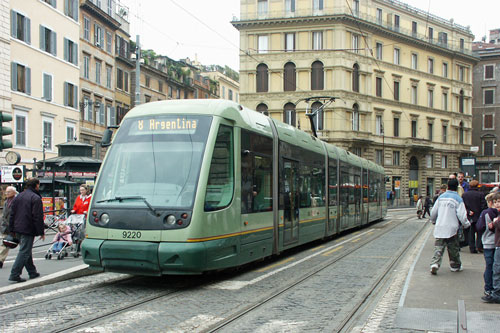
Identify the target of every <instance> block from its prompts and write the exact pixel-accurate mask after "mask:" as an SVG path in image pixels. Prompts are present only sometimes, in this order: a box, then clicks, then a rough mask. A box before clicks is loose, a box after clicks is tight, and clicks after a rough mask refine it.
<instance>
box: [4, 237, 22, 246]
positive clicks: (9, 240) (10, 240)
mask: <svg viewBox="0 0 500 333" xmlns="http://www.w3.org/2000/svg"><path fill="white" fill-rule="evenodd" d="M3 245H4V246H5V247H8V248H9V249H15V248H16V247H17V246H18V245H19V239H17V238H16V237H14V236H12V235H10V234H9V235H7V237H5V238H4V239H3Z"/></svg>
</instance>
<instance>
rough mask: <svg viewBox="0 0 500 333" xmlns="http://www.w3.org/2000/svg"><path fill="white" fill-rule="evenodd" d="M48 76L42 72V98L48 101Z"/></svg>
mask: <svg viewBox="0 0 500 333" xmlns="http://www.w3.org/2000/svg"><path fill="white" fill-rule="evenodd" d="M48 85H49V76H48V75H47V74H43V99H45V100H47V101H49V86H48Z"/></svg>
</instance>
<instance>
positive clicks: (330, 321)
mask: <svg viewBox="0 0 500 333" xmlns="http://www.w3.org/2000/svg"><path fill="white" fill-rule="evenodd" d="M401 216H402V215H401V214H399V215H398V219H395V220H392V224H387V222H381V223H379V224H377V225H374V226H370V227H368V229H366V228H365V229H363V230H361V231H359V232H357V233H353V234H347V235H345V236H344V237H342V238H340V239H336V240H333V241H330V242H324V243H319V244H318V243H315V244H313V245H310V246H309V247H302V248H301V249H300V251H289V252H287V253H285V255H283V256H280V257H279V259H278V260H276V261H266V262H264V263H263V264H259V265H252V266H250V267H247V268H244V269H241V270H240V271H238V272H237V273H227V272H226V273H222V274H217V275H215V276H209V277H207V276H201V277H195V278H190V279H192V281H195V286H194V287H191V288H190V289H188V290H184V291H182V292H179V293H176V294H174V295H173V296H171V297H165V298H159V299H157V300H155V301H151V302H147V303H145V304H143V305H141V306H136V307H134V308H131V309H130V310H127V311H123V312H120V313H119V314H117V315H114V316H111V317H106V318H103V319H102V320H100V321H98V322H94V323H93V324H92V325H91V326H89V327H83V328H80V329H77V330H76V331H77V332H110V331H113V332H130V331H138V330H141V331H143V332H157V331H163V332H165V331H168V332H186V331H190V332H202V331H205V330H207V329H209V328H210V327H211V326H213V325H215V324H217V323H219V322H221V321H222V320H224V319H225V318H228V317H229V316H231V315H233V314H236V313H238V312H239V311H241V310H242V309H244V308H246V307H247V306H248V305H251V304H255V303H256V302H258V300H260V299H261V298H263V297H265V296H266V295H268V294H270V293H272V292H273V290H276V289H279V288H281V287H282V286H283V285H286V284H287V283H289V282H290V281H292V280H295V279H297V278H298V277H299V276H301V275H302V274H304V272H307V271H308V270H311V269H314V268H315V267H316V266H318V265H320V264H322V263H324V262H325V260H331V259H332V258H333V257H334V256H337V255H340V254H341V253H346V252H345V251H348V252H349V253H350V252H352V253H350V254H349V255H348V256H347V257H345V258H343V259H341V260H339V261H338V262H337V263H335V264H334V265H332V266H330V267H328V268H326V269H324V270H323V271H321V272H319V273H318V274H316V275H315V276H314V277H313V278H310V279H308V280H306V281H304V282H303V283H301V284H300V285H299V286H298V287H295V288H293V289H291V290H289V291H287V292H285V293H284V294H283V295H281V297H278V298H276V299H273V300H272V301H270V302H268V303H267V304H265V305H263V306H260V307H258V308H257V309H256V310H255V311H252V312H251V313H249V314H248V315H246V316H244V317H242V318H241V319H239V320H238V321H236V322H234V323H232V324H230V326H228V327H225V328H224V329H223V331H227V332H234V331H238V332H239V331H242V332H250V331H252V332H254V331H256V332H264V331H265V332H283V331H287V332H294V331H297V332H298V331H304V330H309V331H331V330H332V328H334V327H336V326H337V325H338V324H339V323H341V322H342V321H343V320H344V318H345V316H346V315H347V314H348V313H349V312H350V310H351V309H352V308H353V307H354V306H355V305H356V304H357V303H358V302H359V301H360V300H361V299H363V297H364V296H365V294H366V293H367V291H368V290H369V289H370V287H371V285H372V284H373V283H374V281H375V280H376V279H377V277H378V276H379V275H380V274H381V273H382V272H383V271H384V269H385V268H386V267H387V265H388V264H389V263H390V262H391V261H392V259H393V256H394V255H395V254H396V253H397V252H398V250H399V249H400V248H401V247H403V246H404V245H405V244H406V243H407V242H408V241H409V239H411V238H412V237H413V236H414V235H415V234H416V233H417V232H418V230H420V229H421V227H422V223H420V222H415V221H414V220H411V221H409V222H404V220H403V219H401ZM391 225H394V226H395V227H394V229H393V230H392V231H389V232H388V233H386V234H384V235H382V236H381V237H379V238H375V240H374V241H373V242H370V243H369V244H367V245H366V246H364V247H362V248H360V249H358V250H355V247H356V246H357V243H358V242H360V241H361V240H363V239H365V238H368V237H374V236H376V235H378V234H379V233H380V232H382V231H383V230H384V229H386V228H389V227H391ZM379 229H380V230H379ZM333 245H335V247H334V246H333ZM330 247H333V248H332V249H330ZM336 249H338V250H336ZM297 263H298V264H297ZM127 278H128V276H127V275H121V274H109V273H106V274H99V275H95V276H88V277H84V278H79V279H75V280H70V281H65V282H61V283H57V284H54V285H49V286H45V287H40V288H34V289H30V290H27V291H24V292H16V293H12V294H6V295H2V296H0V300H2V301H3V303H2V304H4V305H3V306H0V320H1V324H0V331H2V332H25V331H30V332H48V331H52V330H55V329H57V328H60V327H61V326H64V325H65V324H67V323H70V322H74V321H77V322H78V321H80V320H84V319H85V318H86V317H92V316H93V315H94V314H95V313H96V312H98V313H99V312H101V313H106V312H108V311H112V310H113V309H115V308H116V309H119V308H120V307H121V306H123V305H126V304H128V303H133V302H137V301H138V300H141V299H143V298H147V297H149V296H153V295H155V294H158V293H164V292H168V291H170V290H171V291H178V288H177V287H178V286H179V285H182V283H183V282H184V281H185V280H186V278H185V277H168V278H161V279H159V278H141V279H138V280H126V281H123V280H124V279H127ZM113 279H114V280H116V281H113ZM120 281H121V283H120ZM113 282H115V283H113ZM103 283H104V285H103ZM106 283H108V284H106ZM91 286H100V288H98V289H91V288H90V287H91ZM72 288H73V289H74V290H79V289H80V290H82V288H89V290H88V291H86V292H85V293H81V294H78V295H77V296H75V297H71V296H67V295H66V296H64V297H62V298H61V299H56V300H51V301H48V302H43V303H40V304H37V305H34V306H32V307H29V306H26V307H23V308H12V307H13V306H14V305H12V304H15V306H24V305H26V304H28V303H30V302H33V301H34V300H35V301H37V300H40V302H42V300H43V298H44V297H48V296H50V295H58V292H60V291H62V290H66V291H68V292H71V290H73V289H72ZM9 307H10V310H9ZM4 310H5V311H4ZM386 315H387V313H384V316H386ZM384 318H385V317H384ZM367 323H369V322H368V321H367ZM367 325H368V324H367ZM380 327H381V326H380V325H379V328H380ZM358 329H360V331H364V329H368V326H365V327H364V328H363V329H361V328H359V327H358ZM387 329H388V330H390V328H389V327H387ZM398 332H399V331H398ZM400 332H404V331H401V330H400Z"/></svg>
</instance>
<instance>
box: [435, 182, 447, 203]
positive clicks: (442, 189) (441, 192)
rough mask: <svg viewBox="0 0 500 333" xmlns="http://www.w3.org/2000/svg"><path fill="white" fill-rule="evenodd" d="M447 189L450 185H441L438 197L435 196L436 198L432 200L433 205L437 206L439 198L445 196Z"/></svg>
mask: <svg viewBox="0 0 500 333" xmlns="http://www.w3.org/2000/svg"><path fill="white" fill-rule="evenodd" d="M447 189H448V185H446V184H442V185H441V187H440V188H439V191H438V192H437V193H436V195H435V196H434V198H432V205H435V204H436V201H437V199H438V198H439V196H440V195H441V194H443V193H444V192H446V190H447Z"/></svg>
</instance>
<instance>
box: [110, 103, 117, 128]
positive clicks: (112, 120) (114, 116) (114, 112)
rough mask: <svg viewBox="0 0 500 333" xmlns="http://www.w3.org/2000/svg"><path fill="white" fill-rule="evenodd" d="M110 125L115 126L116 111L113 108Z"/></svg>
mask: <svg viewBox="0 0 500 333" xmlns="http://www.w3.org/2000/svg"><path fill="white" fill-rule="evenodd" d="M111 125H112V126H115V125H116V109H115V107H114V106H112V107H111Z"/></svg>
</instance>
